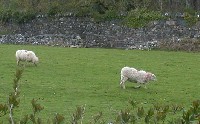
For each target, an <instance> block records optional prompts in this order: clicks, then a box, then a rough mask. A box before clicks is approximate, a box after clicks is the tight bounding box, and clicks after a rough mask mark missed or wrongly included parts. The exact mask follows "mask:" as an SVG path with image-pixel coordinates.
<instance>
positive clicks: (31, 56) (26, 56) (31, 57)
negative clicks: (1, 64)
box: [16, 50, 39, 65]
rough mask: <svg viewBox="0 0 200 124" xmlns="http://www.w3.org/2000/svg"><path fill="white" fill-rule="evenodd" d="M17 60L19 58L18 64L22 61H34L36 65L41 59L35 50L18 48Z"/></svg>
mask: <svg viewBox="0 0 200 124" xmlns="http://www.w3.org/2000/svg"><path fill="white" fill-rule="evenodd" d="M16 60H17V65H19V62H20V61H26V62H32V63H33V64H35V65H36V64H37V63H38V61H39V59H38V57H37V56H36V55H35V53H34V52H33V51H28V50H17V51H16Z"/></svg>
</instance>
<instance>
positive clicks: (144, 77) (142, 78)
mask: <svg viewBox="0 0 200 124" xmlns="http://www.w3.org/2000/svg"><path fill="white" fill-rule="evenodd" d="M127 80H128V81H131V82H135V83H139V84H146V83H148V82H149V81H151V80H153V81H154V80H156V76H155V75H154V74H152V73H150V72H146V71H143V70H139V71H138V70H137V69H135V68H131V67H123V68H122V69H121V80H120V85H121V87H122V88H123V89H125V82H126V81H127ZM138 87H140V85H139V86H137V88H138ZM144 87H145V88H146V85H144Z"/></svg>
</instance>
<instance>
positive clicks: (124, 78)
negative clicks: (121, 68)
mask: <svg viewBox="0 0 200 124" xmlns="http://www.w3.org/2000/svg"><path fill="white" fill-rule="evenodd" d="M126 80H128V78H127V77H124V76H121V81H120V85H121V87H122V88H123V89H126V87H125V82H126Z"/></svg>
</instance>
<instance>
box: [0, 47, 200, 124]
mask: <svg viewBox="0 0 200 124" xmlns="http://www.w3.org/2000/svg"><path fill="white" fill-rule="evenodd" d="M18 49H28V50H33V51H34V52H35V53H36V55H37V56H38V57H39V61H40V63H39V64H38V66H34V65H32V64H31V63H28V64H27V65H26V68H25V70H24V72H23V76H22V78H21V80H20V91H21V94H20V99H21V103H20V106H19V108H17V109H15V115H14V116H15V117H16V118H20V117H22V115H25V114H29V113H31V112H32V108H31V100H32V99H33V98H35V99H38V102H39V103H40V104H41V105H43V106H44V110H43V111H41V112H40V117H41V118H43V119H44V120H45V119H49V118H52V117H53V116H54V114H55V113H60V114H63V115H64V116H65V118H66V121H67V122H70V120H71V115H72V114H73V112H74V111H75V109H76V107H77V106H81V105H85V108H86V109H85V114H84V122H85V123H88V121H89V120H91V119H92V115H94V114H96V113H98V112H99V111H102V112H103V118H105V120H106V122H109V121H113V120H115V117H116V115H117V113H118V112H119V111H120V110H121V109H125V108H127V107H129V106H128V105H129V104H128V101H129V100H134V101H137V102H138V103H139V104H140V105H142V106H144V107H145V108H149V107H151V106H152V105H153V104H155V103H159V104H180V105H183V106H185V107H189V106H190V105H191V103H192V101H194V100H197V99H199V98H200V94H199V91H200V82H199V79H200V77H199V74H200V72H199V68H200V63H199V62H200V54H199V53H186V52H166V51H138V50H120V49H98V48H79V49H75V48H59V47H47V46H23V45H0V55H1V58H0V65H1V66H0V70H1V71H0V103H6V101H7V98H8V95H9V93H10V92H11V91H12V84H13V78H14V74H15V71H16V67H17V66H16V60H15V51H16V50H18ZM124 66H132V67H135V68H137V69H144V70H146V71H150V72H152V73H154V74H155V75H156V76H157V81H156V82H152V83H150V84H148V85H147V88H148V89H144V88H139V89H134V88H133V87H134V86H136V84H134V83H127V84H126V89H125V90H123V89H121V88H120V86H119V80H120V70H121V68H122V67H124ZM1 118H2V119H3V120H6V118H8V116H4V117H1ZM2 119H1V120H2Z"/></svg>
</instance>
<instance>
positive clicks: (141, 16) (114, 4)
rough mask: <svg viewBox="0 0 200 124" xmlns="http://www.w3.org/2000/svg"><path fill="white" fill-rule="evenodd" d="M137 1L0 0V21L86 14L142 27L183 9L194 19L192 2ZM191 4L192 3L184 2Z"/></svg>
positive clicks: (99, 19) (26, 20)
mask: <svg viewBox="0 0 200 124" xmlns="http://www.w3.org/2000/svg"><path fill="white" fill-rule="evenodd" d="M178 2H180V6H177V5H178V4H177V1H175V2H174V1H173V2H169V1H164V0H163V1H162V0H161V1H156V0H149V1H146V0H145V1H139V0H136V1H134V0H31V1H30V0H9V1H0V21H1V22H3V23H6V22H14V23H18V24H20V23H26V22H28V21H30V20H32V19H34V18H36V17H39V16H47V17H54V16H55V15H57V16H63V15H71V16H89V17H91V18H93V19H94V20H95V21H97V22H99V21H110V20H113V19H120V20H122V23H123V24H126V25H128V26H131V27H144V26H146V24H148V22H149V21H152V20H160V19H165V18H166V17H165V16H163V15H164V13H166V12H168V13H170V16H169V17H167V18H174V17H173V16H174V15H175V14H173V13H176V12H182V13H183V12H185V20H186V21H187V22H188V24H189V25H192V24H195V23H196V21H197V20H198V18H197V10H195V9H194V8H192V6H184V5H186V4H183V3H184V2H185V1H180V0H179V1H178ZM188 4H191V5H192V3H187V5H188Z"/></svg>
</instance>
